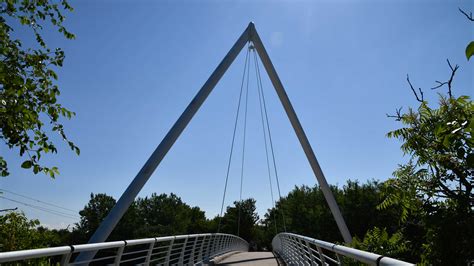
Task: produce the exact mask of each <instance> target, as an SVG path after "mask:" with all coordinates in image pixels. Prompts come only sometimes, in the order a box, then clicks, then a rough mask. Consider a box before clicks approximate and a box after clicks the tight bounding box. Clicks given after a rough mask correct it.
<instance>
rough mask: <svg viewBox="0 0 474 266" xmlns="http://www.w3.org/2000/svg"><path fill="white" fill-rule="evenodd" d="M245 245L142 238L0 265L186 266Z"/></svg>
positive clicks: (218, 237) (48, 251)
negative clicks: (85, 255) (87, 256)
mask: <svg viewBox="0 0 474 266" xmlns="http://www.w3.org/2000/svg"><path fill="white" fill-rule="evenodd" d="M247 250H248V243H247V241H245V240H243V239H242V238H240V237H238V236H234V235H228V234H197V235H181V236H167V237H155V238H144V239H134V240H124V241H114V242H104V243H95V244H83V245H72V246H63V247H53V248H40V249H30V250H21V251H10V252H1V253H0V263H2V264H3V263H5V264H10V262H15V263H14V265H17V263H16V262H19V263H24V264H27V263H29V265H36V264H41V265H44V264H46V265H56V264H58V263H59V264H60V265H87V264H89V263H92V264H95V265H106V264H113V265H119V264H120V263H126V264H127V265H128V264H130V265H137V264H141V265H149V264H160V265H162V264H166V265H172V264H179V265H183V264H186V265H189V264H197V263H201V262H205V261H207V260H209V259H211V258H213V257H216V256H219V255H222V254H225V253H227V252H231V251H247ZM84 251H96V252H97V254H96V256H95V257H94V258H93V259H91V260H87V261H74V259H75V257H77V254H78V253H80V252H84Z"/></svg>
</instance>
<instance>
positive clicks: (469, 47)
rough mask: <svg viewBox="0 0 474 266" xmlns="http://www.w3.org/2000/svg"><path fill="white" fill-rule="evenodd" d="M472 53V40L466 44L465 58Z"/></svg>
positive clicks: (473, 42)
mask: <svg viewBox="0 0 474 266" xmlns="http://www.w3.org/2000/svg"><path fill="white" fill-rule="evenodd" d="M473 54H474V41H472V42H471V43H470V44H468V45H467V46H466V57H467V60H469V58H471V56H472V55H473Z"/></svg>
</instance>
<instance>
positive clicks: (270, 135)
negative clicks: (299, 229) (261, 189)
mask: <svg viewBox="0 0 474 266" xmlns="http://www.w3.org/2000/svg"><path fill="white" fill-rule="evenodd" d="M255 57H256V55H255ZM256 66H257V73H258V81H257V82H258V84H259V90H260V91H261V92H262V101H263V109H264V111H265V120H266V122H267V131H268V139H269V141H270V151H271V154H272V160H273V168H274V171H275V178H276V181H277V188H278V196H279V199H280V201H281V191H280V181H279V178H278V171H277V167H276V160H275V152H274V149H273V141H272V134H271V130H270V123H269V122H268V112H267V105H266V103H265V94H264V92H263V86H262V77H261V76H260V68H259V64H258V60H256ZM275 210H276V209H275ZM281 214H282V220H283V229H284V231H285V232H286V222H285V214H284V211H283V206H282V208H281Z"/></svg>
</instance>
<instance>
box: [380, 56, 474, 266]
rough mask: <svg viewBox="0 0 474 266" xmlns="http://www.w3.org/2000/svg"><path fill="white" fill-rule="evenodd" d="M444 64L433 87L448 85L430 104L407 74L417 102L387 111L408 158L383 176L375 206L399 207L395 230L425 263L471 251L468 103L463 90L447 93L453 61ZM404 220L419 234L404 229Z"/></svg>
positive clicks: (463, 257)
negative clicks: (442, 76)
mask: <svg viewBox="0 0 474 266" xmlns="http://www.w3.org/2000/svg"><path fill="white" fill-rule="evenodd" d="M448 65H449V67H450V69H451V75H450V78H449V80H448V81H446V82H440V81H437V84H438V85H437V86H435V87H434V89H437V88H441V87H443V86H447V89H448V91H447V95H442V94H440V95H439V105H438V106H436V107H431V106H430V105H429V104H428V102H427V101H425V100H424V99H423V91H422V90H421V89H418V92H417V91H416V90H415V89H414V88H413V85H412V84H411V82H410V80H409V79H408V78H407V81H408V83H409V85H410V88H411V90H412V92H413V93H414V95H415V97H416V99H417V100H418V101H419V102H420V105H419V107H418V108H417V109H416V110H414V109H412V108H410V109H409V110H408V112H406V113H404V114H402V113H401V109H399V110H397V114H396V115H394V116H390V117H394V118H395V119H396V120H397V121H399V122H401V123H402V124H403V127H402V128H399V129H396V130H394V131H392V132H389V133H388V137H391V138H398V139H399V140H400V141H401V142H402V146H401V149H402V151H403V152H404V153H405V154H407V155H409V162H408V163H406V164H401V165H400V166H399V168H398V169H397V170H396V171H395V172H394V178H392V179H389V180H387V181H386V182H385V188H384V194H385V198H384V200H383V202H382V203H381V204H380V208H381V209H383V208H387V207H389V206H399V207H401V213H400V216H399V217H400V222H401V229H400V230H401V232H402V233H403V234H404V235H405V236H406V237H407V238H408V239H409V240H410V241H411V242H412V243H419V246H421V247H422V248H421V249H419V252H418V253H419V254H418V257H419V258H420V259H421V260H422V261H423V262H425V263H430V264H465V263H466V262H467V261H468V260H469V259H472V257H474V251H473V250H472V246H474V240H473V239H474V211H473V207H474V191H473V185H474V177H473V176H474V153H473V144H474V142H473V141H472V135H473V131H474V117H473V114H474V105H473V103H472V101H471V99H470V98H469V97H468V96H459V97H457V98H456V97H454V96H453V94H452V81H453V78H454V75H455V73H456V71H457V70H458V66H457V65H456V66H455V67H453V66H452V65H451V63H450V62H449V61H448ZM410 225H415V226H411V228H412V229H413V228H414V227H417V228H418V230H416V231H418V232H419V231H424V234H423V235H422V236H421V237H420V234H412V233H411V232H407V231H408V229H409V228H410Z"/></svg>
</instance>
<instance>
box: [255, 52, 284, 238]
mask: <svg viewBox="0 0 474 266" xmlns="http://www.w3.org/2000/svg"><path fill="white" fill-rule="evenodd" d="M253 55H254V63H255V76H256V79H257V87H258V89H257V92H258V103H259V106H260V118H261V121H262V133H263V142H264V144H265V157H266V159H267V172H268V181H269V184H270V195H271V198H272V207H273V209H274V210H276V209H275V199H274V197H273V184H272V174H271V170H270V159H269V156H268V144H267V142H268V141H267V130H266V129H265V119H264V115H263V104H262V95H261V92H260V87H259V82H258V81H259V77H258V72H257V55H256V52H255V50H254V51H253ZM273 223H274V225H275V235H277V234H278V229H277V219H276V215H273Z"/></svg>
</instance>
